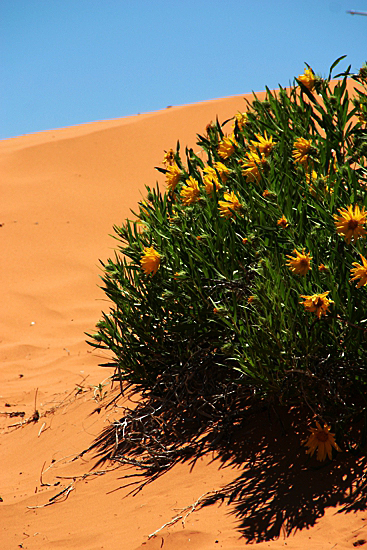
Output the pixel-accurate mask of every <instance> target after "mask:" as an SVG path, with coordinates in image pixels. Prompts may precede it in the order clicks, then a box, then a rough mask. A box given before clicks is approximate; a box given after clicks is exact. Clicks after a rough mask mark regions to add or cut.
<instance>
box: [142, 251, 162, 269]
mask: <svg viewBox="0 0 367 550" xmlns="http://www.w3.org/2000/svg"><path fill="white" fill-rule="evenodd" d="M160 263H161V256H160V254H158V252H157V251H156V250H154V248H153V247H152V246H150V247H149V248H147V247H144V254H143V256H142V257H141V259H140V265H141V268H142V270H143V271H144V273H145V275H149V274H150V273H153V275H155V274H156V273H157V271H158V269H159V266H160Z"/></svg>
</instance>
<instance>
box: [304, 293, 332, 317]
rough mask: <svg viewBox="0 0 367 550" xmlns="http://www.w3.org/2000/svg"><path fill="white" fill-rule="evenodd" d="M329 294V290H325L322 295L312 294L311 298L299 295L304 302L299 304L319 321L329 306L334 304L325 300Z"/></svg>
mask: <svg viewBox="0 0 367 550" xmlns="http://www.w3.org/2000/svg"><path fill="white" fill-rule="evenodd" d="M329 292H330V290H327V291H326V292H324V293H323V294H313V295H312V296H305V295H303V294H301V298H304V302H300V304H303V305H304V306H305V309H306V310H307V311H310V312H311V313H316V315H317V317H318V318H319V319H320V317H321V316H322V315H326V313H327V311H328V309H329V305H330V304H333V303H334V302H333V301H332V300H329V299H328V298H326V295H327V294H329Z"/></svg>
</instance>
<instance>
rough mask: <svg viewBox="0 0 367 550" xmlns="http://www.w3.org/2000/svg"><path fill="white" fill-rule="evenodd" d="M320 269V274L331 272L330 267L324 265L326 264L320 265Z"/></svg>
mask: <svg viewBox="0 0 367 550" xmlns="http://www.w3.org/2000/svg"><path fill="white" fill-rule="evenodd" d="M318 269H319V271H320V273H329V271H330V270H329V268H328V266H327V265H324V264H320V265H319V268H318Z"/></svg>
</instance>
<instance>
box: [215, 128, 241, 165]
mask: <svg viewBox="0 0 367 550" xmlns="http://www.w3.org/2000/svg"><path fill="white" fill-rule="evenodd" d="M237 145H238V143H237V141H236V140H235V137H234V135H233V134H231V135H230V136H228V137H224V138H223V139H222V141H221V142H220V143H219V145H218V154H219V156H220V157H221V158H222V159H228V158H229V157H230V156H231V155H233V153H234V151H235V147H237Z"/></svg>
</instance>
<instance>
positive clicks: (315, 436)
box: [302, 422, 341, 461]
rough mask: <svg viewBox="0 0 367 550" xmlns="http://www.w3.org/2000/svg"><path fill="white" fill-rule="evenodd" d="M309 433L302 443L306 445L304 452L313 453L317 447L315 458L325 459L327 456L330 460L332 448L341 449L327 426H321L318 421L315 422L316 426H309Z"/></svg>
mask: <svg viewBox="0 0 367 550" xmlns="http://www.w3.org/2000/svg"><path fill="white" fill-rule="evenodd" d="M309 430H310V432H311V435H310V437H308V438H307V439H305V440H304V441H303V442H302V443H303V444H304V445H306V447H308V449H307V451H306V453H307V454H309V455H311V456H312V455H313V454H314V452H315V451H316V449H317V460H320V461H322V460H325V459H326V456H328V457H329V458H330V460H331V458H332V448H331V447H334V449H336V450H337V451H341V449H340V447H339V446H338V445H337V443H336V441H335V439H334V435H335V434H332V433H331V432H330V427H329V426H324V427H323V428H321V426H320V424H319V422H316V428H309Z"/></svg>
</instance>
